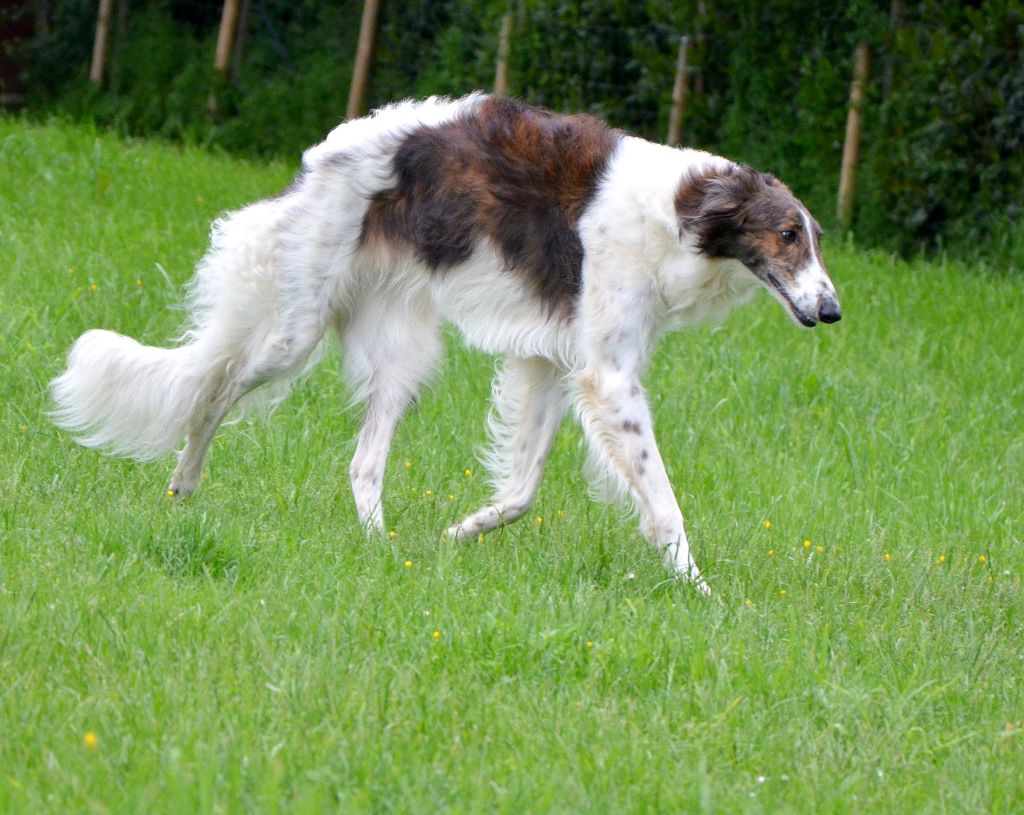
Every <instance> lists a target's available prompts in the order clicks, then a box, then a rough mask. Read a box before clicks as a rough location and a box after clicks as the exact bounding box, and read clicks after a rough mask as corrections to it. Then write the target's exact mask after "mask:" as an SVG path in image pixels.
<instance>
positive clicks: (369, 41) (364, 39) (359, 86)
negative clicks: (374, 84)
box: [345, 0, 379, 119]
mask: <svg viewBox="0 0 1024 815" xmlns="http://www.w3.org/2000/svg"><path fill="white" fill-rule="evenodd" d="M378 6H379V2H378V0H364V2H363V19H362V20H361V21H360V23H359V46H358V48H356V62H355V66H354V67H353V69H352V84H351V85H350V86H349V90H348V107H347V108H346V109H345V118H346V119H355V118H356V117H358V116H359V114H360V112H361V111H362V108H363V94H364V93H365V92H366V80H367V78H368V77H369V75H370V57H371V56H372V54H373V37H374V33H375V31H376V29H377V8H378Z"/></svg>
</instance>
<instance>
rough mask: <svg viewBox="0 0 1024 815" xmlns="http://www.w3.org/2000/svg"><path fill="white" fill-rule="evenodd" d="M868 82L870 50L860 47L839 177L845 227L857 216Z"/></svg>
mask: <svg viewBox="0 0 1024 815" xmlns="http://www.w3.org/2000/svg"><path fill="white" fill-rule="evenodd" d="M867 78H868V47H867V45H865V44H864V43H861V44H860V45H858V46H857V50H856V52H855V53H854V57H853V81H852V82H851V83H850V111H849V113H847V115H846V140H845V141H844V142H843V164H842V169H841V170H840V173H839V200H838V203H837V206H836V216H837V217H838V218H839V223H840V224H842V225H843V226H844V227H845V226H848V225H849V223H850V216H851V214H852V212H853V190H854V186H855V181H856V175H857V159H858V158H859V157H860V130H861V125H860V109H861V105H862V104H863V103H864V84H865V83H866V82H867Z"/></svg>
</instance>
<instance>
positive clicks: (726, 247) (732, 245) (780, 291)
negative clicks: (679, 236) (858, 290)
mask: <svg viewBox="0 0 1024 815" xmlns="http://www.w3.org/2000/svg"><path fill="white" fill-rule="evenodd" d="M676 213H677V216H678V217H679V222H680V227H681V229H682V230H683V231H687V232H690V233H693V234H695V235H696V236H697V247H698V249H700V251H701V252H702V253H703V254H705V255H707V256H709V257H717V258H735V259H736V260H738V261H740V262H741V263H742V264H743V265H744V266H746V267H747V268H748V269H749V270H750V271H751V272H753V273H754V275H756V276H757V278H758V279H759V280H760V281H761V282H762V283H764V285H765V286H766V288H768V290H769V291H771V292H772V294H773V295H774V296H775V297H776V299H778V300H779V301H780V302H782V303H783V305H784V306H785V307H786V308H787V310H788V311H789V313H790V315H791V316H792V317H793V319H794V320H796V321H797V322H798V323H800V324H801V325H804V326H807V327H811V326H813V325H815V324H816V323H817V322H818V321H819V320H820V321H822V322H828V323H832V322H835V321H836V320H838V319H839V317H840V312H839V303H838V301H837V300H836V295H835V289H834V288H833V286H832V282H831V281H830V280H829V279H828V275H827V273H826V271H825V266H824V264H823V262H822V259H821V227H820V226H819V225H818V223H817V221H815V220H814V218H812V217H811V215H810V213H808V212H807V210H806V208H805V207H804V206H803V205H802V204H801V203H800V202H799V201H798V200H797V199H796V197H795V196H794V195H793V193H792V192H791V191H790V189H789V188H788V187H787V186H786V185H785V184H783V183H782V182H781V181H779V180H778V179H777V178H775V177H774V176H771V175H768V174H767V173H758V172H756V171H754V170H752V169H750V168H749V167H745V166H742V165H732V166H729V167H725V168H721V169H715V170H712V171H710V172H708V173H704V174H699V175H690V176H686V177H684V178H683V179H682V180H681V181H680V184H679V188H678V189H677V191H676Z"/></svg>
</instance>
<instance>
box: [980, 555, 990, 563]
mask: <svg viewBox="0 0 1024 815" xmlns="http://www.w3.org/2000/svg"><path fill="white" fill-rule="evenodd" d="M987 561H988V558H987V557H985V555H978V563H986V562H987Z"/></svg>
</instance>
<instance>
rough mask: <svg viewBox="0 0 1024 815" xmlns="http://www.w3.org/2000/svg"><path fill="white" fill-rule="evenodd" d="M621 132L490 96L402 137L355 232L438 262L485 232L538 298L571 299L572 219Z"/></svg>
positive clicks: (452, 259)
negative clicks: (385, 179) (391, 175)
mask: <svg viewBox="0 0 1024 815" xmlns="http://www.w3.org/2000/svg"><path fill="white" fill-rule="evenodd" d="M619 138H620V136H619V134H617V133H615V132H614V131H612V130H610V129H609V128H608V127H607V126H606V125H604V123H602V122H601V121H599V120H598V119H595V118H594V117H592V116H586V115H579V116H558V115H556V114H554V113H550V112H548V111H545V110H541V109H538V108H532V107H529V106H527V105H524V104H522V103H519V102H516V101H513V100H509V99H505V98H502V97H490V98H488V99H486V100H485V101H484V102H483V103H482V104H481V105H480V106H479V107H478V108H476V109H474V110H473V111H471V112H468V113H466V114H464V115H461V116H459V117H457V118H456V119H454V120H452V121H451V122H448V123H445V124H443V125H440V126H436V127H422V128H419V129H418V130H416V131H414V132H413V133H412V134H411V135H409V136H407V137H406V138H405V140H404V141H403V142H402V144H401V146H400V147H399V149H398V151H397V152H396V153H395V158H394V170H395V175H396V177H397V183H396V185H395V186H394V187H392V188H391V189H389V190H385V191H384V192H382V193H379V194H378V195H376V196H374V200H373V202H372V203H371V205H370V209H369V211H368V212H367V214H366V217H365V219H364V221H363V231H362V235H361V236H360V240H361V242H363V243H366V242H369V241H373V240H377V239H381V238H383V239H386V240H389V241H395V242H400V243H405V244H407V245H409V246H411V247H412V248H413V250H414V251H415V252H416V254H417V256H418V257H419V258H420V260H422V261H423V262H424V263H426V264H427V265H428V266H429V267H430V268H431V269H432V270H434V271H444V270H445V269H448V268H450V267H452V266H455V265H457V264H459V263H462V262H465V261H466V260H468V259H469V257H470V256H471V255H472V253H473V250H474V248H475V247H476V245H477V243H478V242H479V241H480V240H481V239H482V238H485V237H486V238H489V239H490V240H491V241H492V242H493V243H494V244H495V246H496V247H497V248H498V250H499V251H500V253H501V255H502V257H503V258H504V260H505V262H506V264H507V265H508V266H509V267H510V268H512V269H516V270H517V271H519V272H521V273H522V274H523V275H524V276H525V277H526V278H527V280H528V281H529V282H530V284H531V285H532V286H533V288H534V290H535V291H536V293H537V294H538V296H540V297H541V298H542V299H543V300H545V301H546V302H548V303H551V304H556V303H565V302H570V303H571V302H572V301H574V300H575V297H576V295H577V294H578V293H579V289H580V277H581V268H582V263H583V246H582V243H581V241H580V237H579V233H578V231H577V224H578V222H579V218H580V216H581V215H582V214H583V211H584V210H585V209H586V207H587V205H588V204H589V203H590V201H591V200H592V199H593V197H594V194H595V193H596V191H597V187H598V184H599V183H600V180H601V176H602V174H603V172H604V170H605V167H606V166H607V164H608V160H609V158H610V157H611V154H612V151H613V150H614V149H615V146H616V144H617V143H618V141H619Z"/></svg>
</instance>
